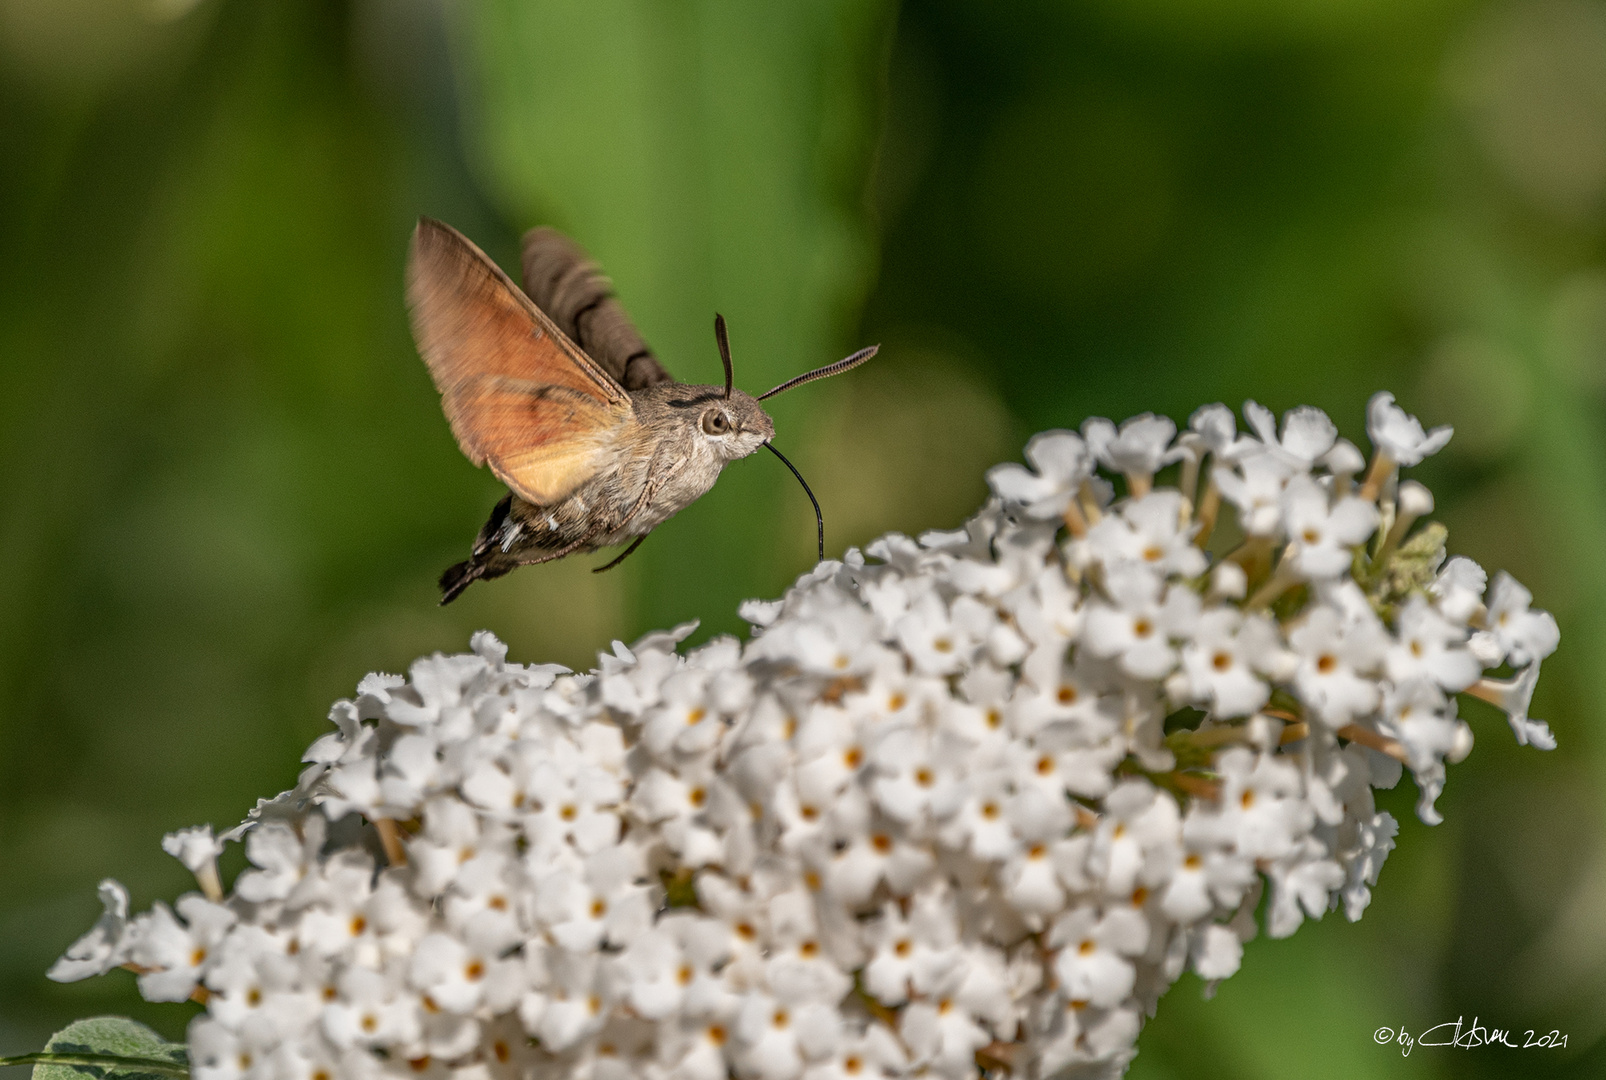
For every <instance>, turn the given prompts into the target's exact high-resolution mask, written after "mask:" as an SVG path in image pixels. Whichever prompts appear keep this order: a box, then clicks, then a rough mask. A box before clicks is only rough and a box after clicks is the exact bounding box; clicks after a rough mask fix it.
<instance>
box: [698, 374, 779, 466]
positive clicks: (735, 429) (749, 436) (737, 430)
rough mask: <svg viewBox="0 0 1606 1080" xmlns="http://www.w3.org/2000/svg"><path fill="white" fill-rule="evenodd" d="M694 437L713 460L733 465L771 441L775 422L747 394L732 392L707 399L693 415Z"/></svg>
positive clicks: (733, 390)
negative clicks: (700, 442)
mask: <svg viewBox="0 0 1606 1080" xmlns="http://www.w3.org/2000/svg"><path fill="white" fill-rule="evenodd" d="M693 415H694V417H695V420H694V423H695V424H696V432H695V435H694V437H695V438H698V439H700V440H702V441H703V443H704V444H706V445H707V446H708V448H709V449H710V450H712V451H713V452H714V454H715V456H717V457H719V458H722V459H723V460H725V461H735V460H736V459H737V458H744V457H746V456H747V455H748V454H751V453H753V452H754V451H756V450H757V449H758V448H759V447H760V446H763V445H764V444H765V443H767V442H769V441H770V440H771V439H773V438H775V421H773V420H771V419H770V414H769V413H767V412H765V411H764V406H762V405H760V404H759V403H758V401H757V399H755V398H754V397H753V395H751V394H746V393H743V392H742V391H740V390H736V389H734V388H733V389H732V390H731V391H730V392H729V394H728V395H724V394H721V395H718V396H709V397H707V398H705V399H704V400H702V401H700V402H698V404H697V408H696V411H695V412H694V413H693Z"/></svg>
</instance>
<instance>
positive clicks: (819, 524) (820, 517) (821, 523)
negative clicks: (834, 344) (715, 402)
mask: <svg viewBox="0 0 1606 1080" xmlns="http://www.w3.org/2000/svg"><path fill="white" fill-rule="evenodd" d="M870 351H871V352H874V351H875V350H874V349H871V350H870ZM865 359H869V357H866V358H865ZM764 445H765V446H766V447H767V448H768V449H769V452H770V453H772V454H774V455H775V456H776V457H778V458H780V459H781V464H782V465H785V466H786V467H787V468H788V469H791V470H792V475H793V476H795V477H797V482H798V483H800V484H802V485H803V491H804V493H805V494H807V495H808V497H809V502H811V503H813V504H814V525H815V528H816V529H818V530H819V535H820V562H824V561H825V515H824V514H822V513H820V500H819V499H816V498H815V497H814V492H812V491H810V490H809V482H808V481H807V480H805V479H803V474H802V473H800V472H798V471H797V466H796V465H793V464H792V463H791V462H790V461H787V460H786V455H785V454H783V453H781V452H780V451H779V450H777V449H775V444H774V443H765V444H764Z"/></svg>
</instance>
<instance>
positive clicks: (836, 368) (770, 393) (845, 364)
mask: <svg viewBox="0 0 1606 1080" xmlns="http://www.w3.org/2000/svg"><path fill="white" fill-rule="evenodd" d="M879 348H881V346H879V345H872V346H870V347H869V348H868V349H860V350H859V351H858V352H856V353H854V354H853V355H852V356H850V357H848V358H847V359H846V360H838V361H837V362H836V363H834V364H827V365H825V366H824V367H823V368H815V369H814V370H813V371H811V372H809V373H808V374H807V375H799V376H798V377H797V378H795V379H787V380H786V381H785V382H783V383H782V384H781V385H779V386H777V387H775V388H774V389H773V390H766V391H764V392H763V393H762V394H760V395H758V399H757V400H759V401H763V400H764V399H765V398H772V397H774V396H775V395H776V394H784V393H786V392H787V391H788V390H790V389H792V388H793V387H794V386H802V385H803V384H804V383H811V382H813V381H814V380H815V379H829V378H830V377H831V376H832V375H840V374H842V373H843V372H844V371H850V370H852V369H853V368H856V367H858V366H859V365H860V364H862V363H864V362H865V361H866V360H868V359H870V357H872V356H874V355H875V354H876V350H877V349H879ZM727 363H728V361H727ZM726 370H727V371H728V370H730V369H729V368H728V367H727V368H726ZM783 460H784V459H783ZM792 471H793V472H797V470H796V469H793V470H792ZM798 479H799V480H801V479H803V478H802V477H801V476H800V477H798ZM807 486H808V485H807V484H805V485H804V487H807ZM810 498H813V496H812V495H811V496H810ZM821 543H822V544H823V543H824V541H822V542H821ZM822 550H823V548H822ZM820 558H822V559H823V558H825V556H824V555H821V556H820Z"/></svg>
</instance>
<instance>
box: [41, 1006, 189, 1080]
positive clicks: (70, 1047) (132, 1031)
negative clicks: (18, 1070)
mask: <svg viewBox="0 0 1606 1080" xmlns="http://www.w3.org/2000/svg"><path fill="white" fill-rule="evenodd" d="M45 1050H46V1052H47V1053H50V1054H59V1055H62V1056H63V1057H64V1058H80V1063H65V1062H40V1063H39V1064H36V1065H35V1066H34V1070H33V1080H83V1078H84V1077H86V1076H90V1077H96V1078H99V1080H168V1078H170V1077H173V1076H187V1075H188V1074H189V1055H188V1054H187V1053H186V1052H185V1049H184V1047H183V1045H182V1044H180V1043H171V1042H168V1041H167V1040H166V1039H164V1038H162V1037H161V1036H160V1035H158V1034H156V1032H154V1031H152V1030H151V1029H150V1028H148V1027H146V1026H145V1025H144V1024H137V1023H135V1022H134V1021H132V1020H130V1019H128V1018H127V1017H123V1016H96V1017H92V1018H90V1019H88V1020H79V1021H76V1022H74V1023H72V1024H68V1025H67V1026H66V1027H64V1028H62V1029H61V1030H60V1031H58V1032H56V1034H54V1035H52V1036H51V1037H50V1042H49V1043H48V1044H46V1046H45ZM41 1056H43V1055H33V1054H29V1055H26V1057H27V1058H30V1059H34V1060H38V1058H39V1057H41ZM94 1057H105V1058H111V1059H119V1058H120V1059H123V1062H125V1063H119V1064H111V1063H107V1064H104V1065H103V1064H98V1063H97V1064H89V1063H88V1060H89V1059H92V1058H94ZM19 1064H21V1062H19Z"/></svg>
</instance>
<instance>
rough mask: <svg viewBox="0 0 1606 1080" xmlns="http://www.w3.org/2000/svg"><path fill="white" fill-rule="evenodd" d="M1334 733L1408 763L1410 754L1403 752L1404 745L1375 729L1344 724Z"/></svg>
mask: <svg viewBox="0 0 1606 1080" xmlns="http://www.w3.org/2000/svg"><path fill="white" fill-rule="evenodd" d="M1334 734H1335V735H1337V736H1338V737H1339V738H1341V739H1348V740H1349V741H1350V742H1353V743H1360V744H1361V745H1362V746H1365V747H1369V748H1370V749H1373V750H1376V751H1377V752H1378V753H1380V754H1387V755H1388V756H1389V757H1391V758H1393V759H1394V760H1396V761H1400V762H1404V763H1405V764H1410V755H1409V754H1407V753H1406V752H1405V747H1404V746H1403V745H1402V744H1400V743H1398V742H1396V741H1395V740H1393V739H1390V738H1388V737H1386V736H1383V735H1379V734H1378V733H1377V732H1375V731H1371V730H1369V729H1367V728H1363V727H1361V726H1360V725H1359V724H1345V725H1344V726H1343V727H1341V728H1339V729H1338V730H1337V731H1336V732H1334Z"/></svg>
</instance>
